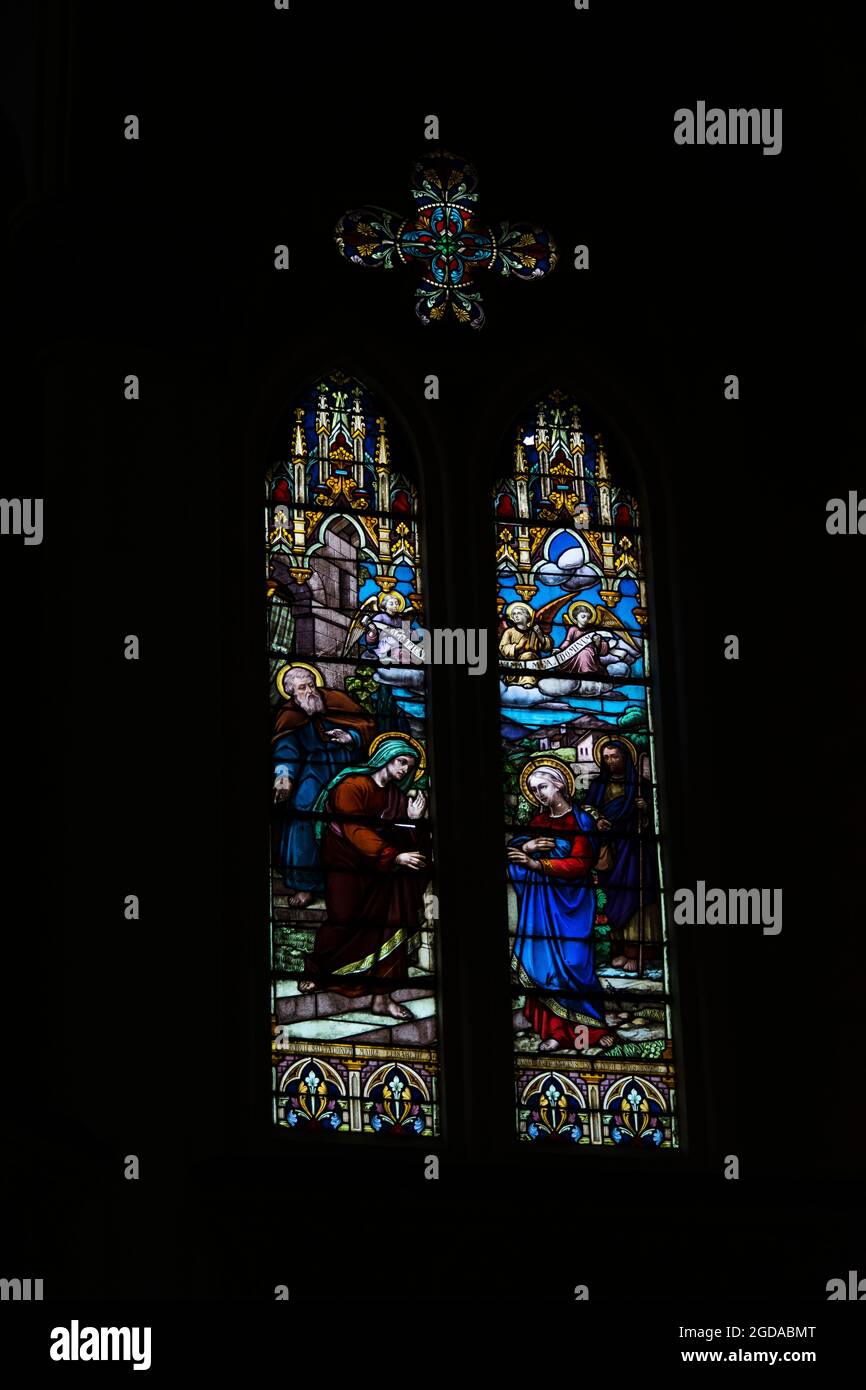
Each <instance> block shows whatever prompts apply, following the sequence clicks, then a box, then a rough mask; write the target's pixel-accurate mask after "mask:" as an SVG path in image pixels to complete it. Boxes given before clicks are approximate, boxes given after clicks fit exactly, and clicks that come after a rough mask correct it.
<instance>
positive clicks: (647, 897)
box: [585, 738, 662, 972]
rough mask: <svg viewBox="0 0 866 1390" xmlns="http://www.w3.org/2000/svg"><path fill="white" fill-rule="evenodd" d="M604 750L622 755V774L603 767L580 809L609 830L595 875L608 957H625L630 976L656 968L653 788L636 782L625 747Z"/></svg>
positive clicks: (640, 779)
mask: <svg viewBox="0 0 866 1390" xmlns="http://www.w3.org/2000/svg"><path fill="white" fill-rule="evenodd" d="M605 747H614V748H619V749H620V750H621V752H622V756H623V762H624V770H623V773H622V774H621V775H614V774H613V773H612V772H611V769H610V768H609V767H606V766H605V765H604V763H602V766H601V769H600V772H599V775H598V776H597V777H595V778H593V780H592V782H591V783H590V785H589V789H588V791H587V795H586V798H585V805H587V806H594V807H595V808H596V810H597V812H598V814H599V816H600V817H602V818H603V819H605V820H608V821H610V824H611V829H610V830H608V831H606V832H600V837H599V838H600V842H601V845H602V852H601V858H600V861H599V863H598V865H597V868H596V874H597V877H598V886H599V888H603V889H604V891H605V895H606V899H605V904H604V911H605V915H606V916H607V920H608V921H609V923H610V927H611V948H612V952H613V956H614V958H616V957H617V956H620V955H622V956H625V957H626V959H627V960H628V962H629V966H628V967H627V968H628V969H630V970H631V971H632V972H634V971H635V970H636V968H637V966H638V963H639V961H641V960H642V963H643V967H644V969H649V968H656V967H659V966H660V965H661V950H662V946H661V918H660V914H659V879H658V868H657V865H656V857H655V855H656V850H655V840H654V837H653V835H652V833H651V826H652V822H651V820H650V807H651V806H652V786H651V785H650V783H649V782H648V781H647V779H646V777H638V774H637V769H636V767H635V764H634V761H633V759H632V757H631V754H630V750H629V749H628V747H627V746H626V745H625V744H624V743H621V742H620V741H619V740H618V739H616V738H612V739H608V740H607V741H606V743H605ZM638 797H641V798H642V799H643V801H645V802H646V808H645V809H644V810H643V811H641V809H640V808H639V807H638V806H636V805H635V801H636V800H637V798H638ZM605 846H606V847H607V848H606V850H605ZM641 900H643V906H642V907H641Z"/></svg>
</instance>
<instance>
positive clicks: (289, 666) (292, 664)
mask: <svg viewBox="0 0 866 1390" xmlns="http://www.w3.org/2000/svg"><path fill="white" fill-rule="evenodd" d="M299 669H300V670H303V671H312V673H313V677H314V679H315V682H316V685H318V686H323V685H324V684H325V678H324V676H323V675H322V673H321V671H320V670H319V668H318V667H317V666H311V665H310V664H309V662H307V661H288V662H286V665H285V666H281V667H280V669H279V671H278V672H277V674H276V676H275V677H274V680H275V683H276V687H277V690H279V692H280V694H281V695H282V697H283V699H284V700H291V698H292V697H291V695H290V694H288V693H287V691H286V676H287V675H288V674H289V672H290V671H297V670H299Z"/></svg>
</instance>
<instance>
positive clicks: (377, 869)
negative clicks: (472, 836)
mask: <svg viewBox="0 0 866 1390" xmlns="http://www.w3.org/2000/svg"><path fill="white" fill-rule="evenodd" d="M425 782H426V778H425V776H424V750H423V748H422V747H421V745H420V744H419V743H418V742H417V741H416V740H415V739H410V738H408V737H407V736H406V735H403V734H397V733H391V734H384V735H380V736H379V738H377V739H374V740H373V743H372V744H371V745H370V757H369V760H368V761H367V762H366V763H363V764H360V765H359V766H356V767H346V768H342V769H341V770H340V772H338V773H337V775H336V776H335V777H333V778H332V779H331V781H330V782H329V783H328V785H327V786H326V787H325V788H324V790H323V791H322V792H321V794H320V795H319V797H318V799H317V800H316V803H315V806H314V810H315V811H317V812H318V813H319V814H320V815H321V816H322V820H321V821H320V822H318V823H317V825H316V835H317V838H319V839H320V841H321V864H322V868H323V869H324V871H325V907H326V909H327V918H326V920H325V921H324V922H323V923H322V924H321V926H320V927H319V928H318V930H317V932H316V944H315V947H314V950H313V951H312V953H311V954H310V955H309V956H308V958H307V972H306V973H307V977H308V978H307V979H305V980H302V981H301V982H300V985H299V988H300V990H301V992H302V993H308V992H309V991H310V990H313V989H327V990H329V991H330V992H331V993H335V994H343V995H345V996H346V997H347V998H357V997H358V996H360V995H365V994H371V995H372V996H373V1004H372V1007H373V1012H374V1013H383V1014H389V1015H390V1016H391V1017H392V1018H398V1019H409V1018H411V1017H412V1015H411V1013H410V1012H409V1010H408V1009H407V1008H406V1007H405V1006H404V1005H403V1004H400V1003H399V1002H398V1001H397V1000H394V999H392V998H391V989H392V988H393V987H394V985H395V983H396V982H397V981H400V982H401V983H402V982H405V981H406V978H407V974H408V952H409V949H410V947H411V946H412V945H413V944H414V943H415V942H416V941H417V939H418V936H419V925H418V920H419V911H420V909H421V907H422V905H423V900H424V889H425V887H426V885H427V882H428V880H429V871H428V870H427V862H428V855H427V853H426V850H427V830H426V824H425V823H424V822H423V817H424V812H425V810H426V806H427V797H426V793H425V792H424V791H423V790H422V786H423V785H424V783H425Z"/></svg>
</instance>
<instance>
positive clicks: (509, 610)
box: [505, 598, 535, 618]
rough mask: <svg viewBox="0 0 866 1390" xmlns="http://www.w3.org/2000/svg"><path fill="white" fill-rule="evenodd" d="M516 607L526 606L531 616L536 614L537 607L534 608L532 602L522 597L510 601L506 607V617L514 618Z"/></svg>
mask: <svg viewBox="0 0 866 1390" xmlns="http://www.w3.org/2000/svg"><path fill="white" fill-rule="evenodd" d="M515 608H524V609H525V610H526V612H527V613H529V615H530V617H534V616H535V609H534V608H533V606H532V604H531V603H527V602H526V600H525V599H522V598H515V599H512V601H511V603H509V604H507V605H506V608H505V616H506V618H513V617H514V610H515Z"/></svg>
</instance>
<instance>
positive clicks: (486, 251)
mask: <svg viewBox="0 0 866 1390" xmlns="http://www.w3.org/2000/svg"><path fill="white" fill-rule="evenodd" d="M477 183H478V178H477V175H476V172H475V169H474V168H473V167H472V165H471V164H470V163H468V161H467V160H465V159H461V158H460V157H459V156H457V155H453V154H451V153H449V151H448V150H434V151H432V152H431V153H430V154H429V155H428V156H427V158H426V159H423V160H419V161H418V162H417V163H416V164H415V165H414V167H413V170H412V185H411V188H412V201H413V203H414V205H415V211H414V214H411V215H410V216H409V217H401V216H400V215H399V213H395V212H389V211H388V210H387V209H386V208H380V207H366V208H358V209H355V210H354V211H352V212H346V213H344V214H343V216H342V217H341V218H340V220H339V222H338V223H337V227H336V231H335V233H334V236H335V240H336V242H337V246H338V248H339V250H340V251H341V252H342V254H343V255H344V256H345V257H346V259H347V260H349V261H352V262H353V263H354V264H355V265H366V266H383V267H385V268H386V269H388V270H390V269H392V268H393V267H394V266H395V265H396V264H397V262H398V261H399V262H402V264H403V265H414V266H417V267H418V269H419V270H420V271H421V272H422V274H423V282H422V284H421V285H419V286H418V288H417V289H416V291H415V295H416V300H417V302H416V305H415V312H416V314H417V315H418V317H419V318H420V320H421V322H422V323H425V324H426V323H430V322H431V321H433V320H434V319H442V318H444V317H445V313H446V310H447V308H448V306H449V304H450V306H451V312H452V313H453V314H454V315H455V317H456V318H457V319H458V320H460V322H462V323H469V324H471V326H472V327H473V328H480V327H481V325H482V324H483V323H484V309H483V308H482V305H481V292H480V290H474V289H470V288H469V286H470V285H471V283H472V281H473V279H474V278H475V275H476V274H477V272H478V271H479V270H493V271H496V272H497V273H498V274H499V275H515V276H517V278H518V279H519V280H539V279H541V278H542V276H544V275H547V274H549V273H550V271H551V270H553V268H554V266H555V265H556V247H555V245H554V243H553V238H552V237H551V235H550V233H549V232H548V231H546V230H545V229H544V228H543V227H534V226H532V224H531V223H529V222H513V223H510V222H499V223H496V224H492V225H491V226H486V225H485V224H483V223H481V222H479V220H478V218H477V213H476V208H475V204H476V202H477V200H478V194H477V192H476V191H475V190H476V185H477Z"/></svg>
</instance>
